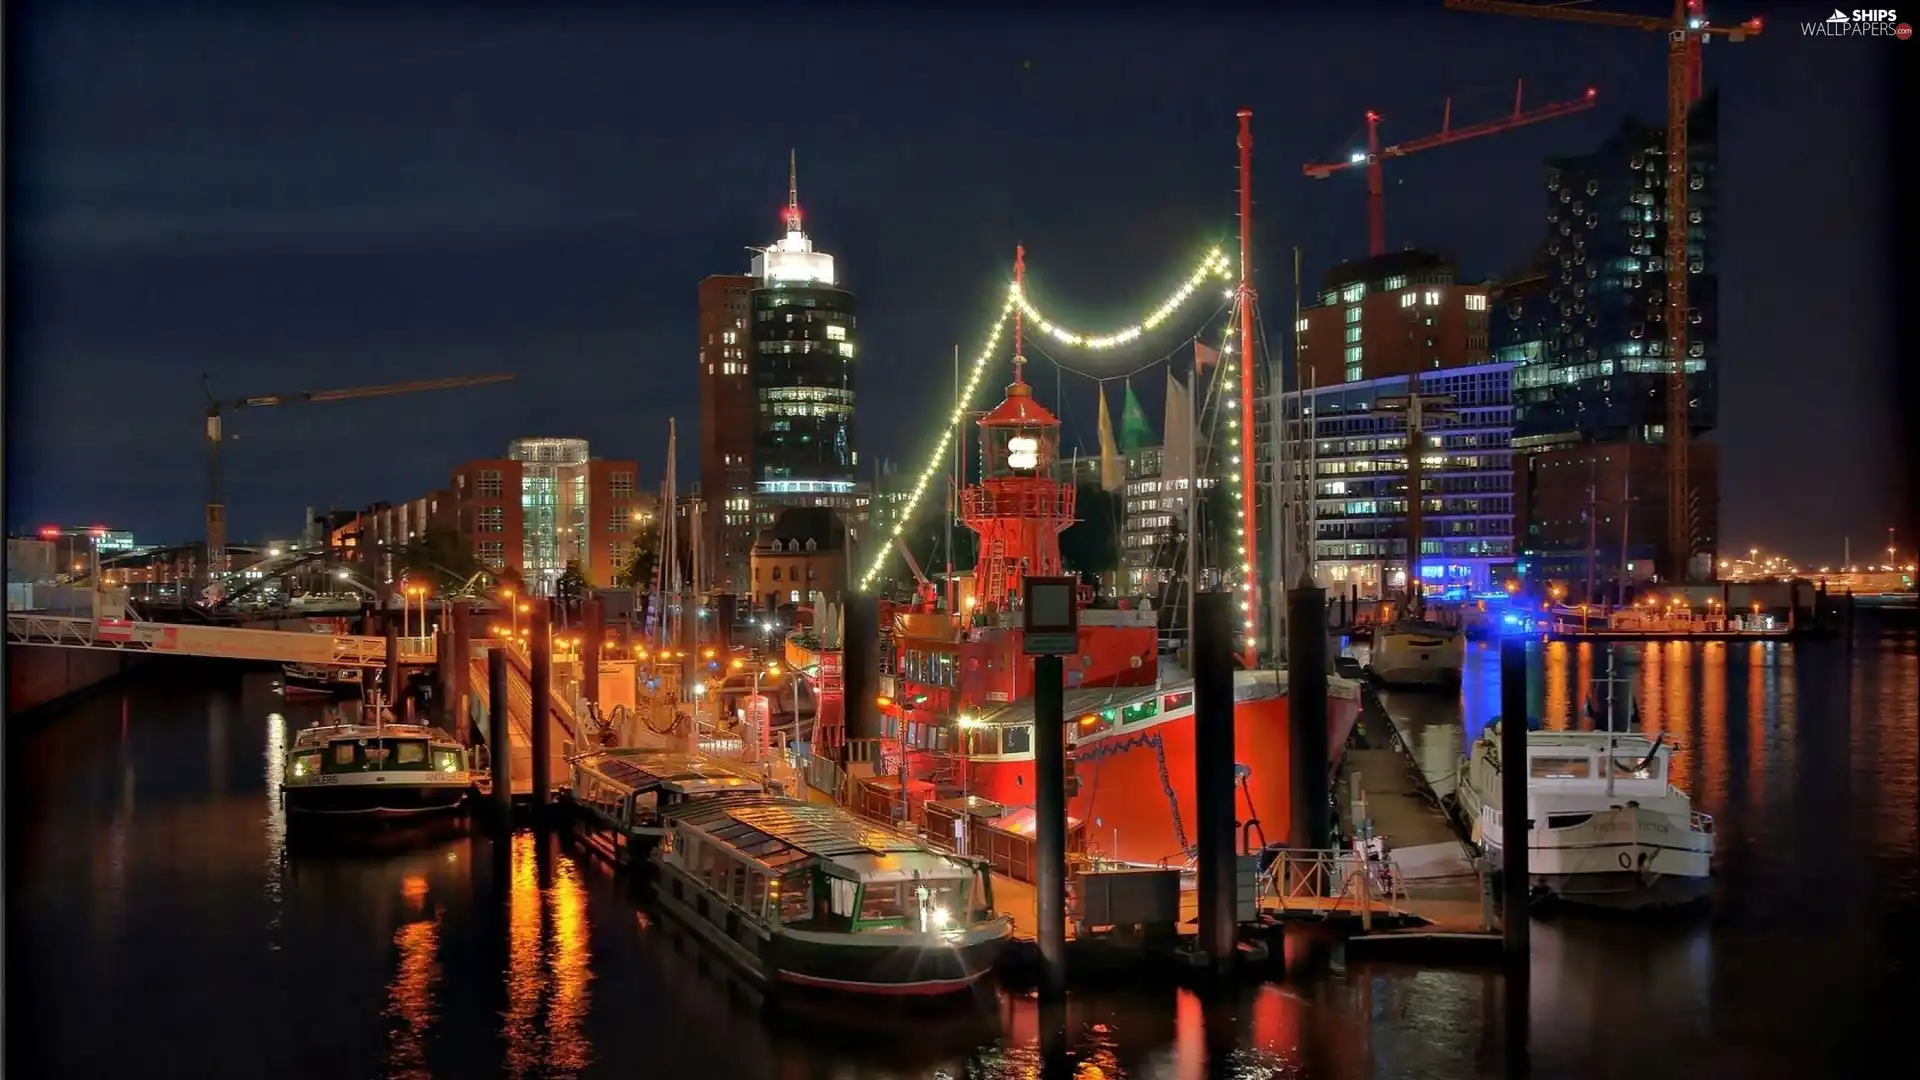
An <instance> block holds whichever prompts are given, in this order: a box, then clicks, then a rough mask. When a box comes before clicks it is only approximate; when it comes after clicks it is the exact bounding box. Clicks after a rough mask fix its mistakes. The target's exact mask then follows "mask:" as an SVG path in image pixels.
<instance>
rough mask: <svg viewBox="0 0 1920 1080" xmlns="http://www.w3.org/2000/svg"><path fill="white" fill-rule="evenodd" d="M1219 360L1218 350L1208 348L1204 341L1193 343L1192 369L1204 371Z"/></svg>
mask: <svg viewBox="0 0 1920 1080" xmlns="http://www.w3.org/2000/svg"><path fill="white" fill-rule="evenodd" d="M1219 362H1220V350H1219V349H1215V348H1210V347H1209V346H1208V345H1207V344H1206V343H1205V342H1201V341H1196V342H1194V343H1193V370H1195V371H1205V370H1207V369H1208V368H1210V367H1212V366H1214V365H1215V364H1218V363H1219Z"/></svg>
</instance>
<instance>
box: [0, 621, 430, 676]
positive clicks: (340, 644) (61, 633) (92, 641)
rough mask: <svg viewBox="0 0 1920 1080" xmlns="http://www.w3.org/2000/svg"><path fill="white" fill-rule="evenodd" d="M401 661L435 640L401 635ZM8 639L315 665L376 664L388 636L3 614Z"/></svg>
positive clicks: (426, 654) (412, 660) (416, 660)
mask: <svg viewBox="0 0 1920 1080" xmlns="http://www.w3.org/2000/svg"><path fill="white" fill-rule="evenodd" d="M399 643H400V662H401V663H403V664H431V663H433V662H434V639H433V638H431V637H406V638H401V639H399ZM7 644H9V645H37V646H42V647H51V648H57V649H94V650H102V651H112V652H135V653H151V654H155V655H160V656H196V657H205V658H210V659H220V660H261V661H267V662H271V663H278V664H306V665H311V666H314V667H379V666H381V665H384V664H385V663H386V662H387V639H386V638H383V637H371V636H368V635H365V634H311V633H299V632H297V631H290V630H241V629H236V628H234V627H226V626H194V625H183V624H176V623H153V622H137V621H134V620H132V619H99V620H94V619H69V618H60V617H57V616H52V615H31V614H20V613H15V612H8V613H7Z"/></svg>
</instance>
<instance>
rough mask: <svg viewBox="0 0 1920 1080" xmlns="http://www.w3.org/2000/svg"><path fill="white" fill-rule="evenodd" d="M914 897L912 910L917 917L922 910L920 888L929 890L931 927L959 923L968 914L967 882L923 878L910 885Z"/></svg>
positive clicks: (935, 927)
mask: <svg viewBox="0 0 1920 1080" xmlns="http://www.w3.org/2000/svg"><path fill="white" fill-rule="evenodd" d="M907 888H908V895H909V896H910V897H912V899H913V904H912V911H913V913H914V915H915V917H916V918H917V917H918V915H919V911H920V890H921V889H925V890H926V891H927V895H926V904H927V918H928V921H929V922H930V924H931V929H935V930H943V929H945V928H947V927H949V926H953V925H956V924H958V923H959V922H960V921H961V920H962V919H963V918H964V917H965V915H966V899H967V890H966V882H964V881H955V880H952V879H940V880H934V881H927V880H924V879H923V880H921V881H919V882H916V883H915V884H913V885H909V886H908V887H907Z"/></svg>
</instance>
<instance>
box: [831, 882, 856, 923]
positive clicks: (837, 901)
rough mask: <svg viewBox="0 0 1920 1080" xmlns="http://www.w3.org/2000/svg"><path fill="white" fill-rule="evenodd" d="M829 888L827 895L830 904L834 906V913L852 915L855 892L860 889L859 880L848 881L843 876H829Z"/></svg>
mask: <svg viewBox="0 0 1920 1080" xmlns="http://www.w3.org/2000/svg"><path fill="white" fill-rule="evenodd" d="M827 889H828V893H827V895H828V898H829V900H830V905H829V906H830V907H831V908H832V910H833V913H834V914H835V915H852V914H853V894H854V893H856V892H858V891H859V889H860V883H859V882H857V881H847V880H845V879H842V878H828V879H827Z"/></svg>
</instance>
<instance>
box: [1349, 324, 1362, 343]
mask: <svg viewBox="0 0 1920 1080" xmlns="http://www.w3.org/2000/svg"><path fill="white" fill-rule="evenodd" d="M1359 340H1360V328H1359V327H1358V326H1349V327H1347V344H1349V345H1353V344H1356V343H1358V342H1359Z"/></svg>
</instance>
